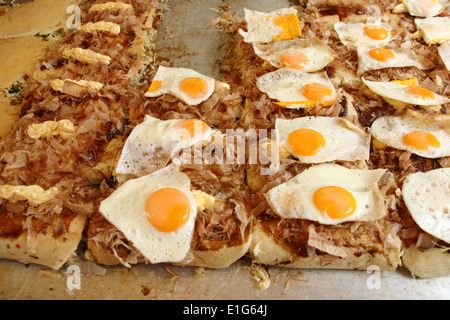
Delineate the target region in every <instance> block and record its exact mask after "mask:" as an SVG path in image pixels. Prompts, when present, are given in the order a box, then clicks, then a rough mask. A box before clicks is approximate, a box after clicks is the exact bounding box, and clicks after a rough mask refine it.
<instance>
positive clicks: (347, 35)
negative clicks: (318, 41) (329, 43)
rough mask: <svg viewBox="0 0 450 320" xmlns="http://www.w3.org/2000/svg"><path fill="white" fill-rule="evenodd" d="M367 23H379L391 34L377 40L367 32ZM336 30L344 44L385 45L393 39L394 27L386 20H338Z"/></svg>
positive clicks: (378, 24)
mask: <svg viewBox="0 0 450 320" xmlns="http://www.w3.org/2000/svg"><path fill="white" fill-rule="evenodd" d="M367 25H377V26H380V27H383V28H385V29H386V30H388V32H389V35H388V37H387V38H386V39H383V40H376V39H372V38H370V37H369V36H368V35H367V34H366V33H365V32H364V27H366V26H367ZM334 30H335V31H336V32H337V34H338V36H339V39H340V40H341V42H342V43H343V44H344V45H353V46H359V45H372V46H380V47H381V46H385V45H386V44H388V43H389V41H391V40H392V39H393V28H392V27H391V26H390V25H389V24H387V23H384V22H381V21H376V22H374V23H362V22H359V23H344V22H337V23H335V24H334Z"/></svg>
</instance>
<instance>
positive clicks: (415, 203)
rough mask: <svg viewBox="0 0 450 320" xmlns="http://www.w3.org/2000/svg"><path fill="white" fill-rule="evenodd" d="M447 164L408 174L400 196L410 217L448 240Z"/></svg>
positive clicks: (449, 192)
mask: <svg viewBox="0 0 450 320" xmlns="http://www.w3.org/2000/svg"><path fill="white" fill-rule="evenodd" d="M449 181H450V168H442V169H435V170H431V171H428V172H425V173H424V172H417V173H413V174H410V175H408V176H407V177H406V178H405V181H404V182H403V186H402V194H403V199H404V201H405V204H406V207H407V208H408V211H409V212H410V213H411V216H412V218H413V219H414V221H415V222H416V223H417V224H418V225H419V227H420V228H421V229H422V230H424V231H425V232H427V233H429V234H431V235H432V236H434V237H436V238H438V239H441V240H443V241H445V242H447V243H450V201H449V199H450V183H449Z"/></svg>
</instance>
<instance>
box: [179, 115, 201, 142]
mask: <svg viewBox="0 0 450 320" xmlns="http://www.w3.org/2000/svg"><path fill="white" fill-rule="evenodd" d="M175 127H176V129H178V130H179V131H180V132H179V134H180V138H181V139H184V140H189V139H193V138H194V137H198V136H201V137H203V136H204V135H205V134H206V132H207V131H208V130H209V129H210V127H209V126H208V125H207V124H206V122H204V121H202V120H198V119H187V120H182V121H180V122H178V123H177V124H176V125H175Z"/></svg>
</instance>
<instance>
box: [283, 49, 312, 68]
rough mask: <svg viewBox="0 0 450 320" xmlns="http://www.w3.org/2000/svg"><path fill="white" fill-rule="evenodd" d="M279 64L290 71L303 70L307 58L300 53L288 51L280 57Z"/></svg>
mask: <svg viewBox="0 0 450 320" xmlns="http://www.w3.org/2000/svg"><path fill="white" fill-rule="evenodd" d="M280 63H281V64H282V65H283V66H286V67H289V68H292V69H299V70H301V69H303V68H304V67H305V66H306V64H307V63H308V57H307V56H306V55H305V54H304V53H303V52H300V51H296V50H288V51H286V52H284V53H283V54H282V55H281V56H280Z"/></svg>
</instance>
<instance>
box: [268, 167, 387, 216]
mask: <svg viewBox="0 0 450 320" xmlns="http://www.w3.org/2000/svg"><path fill="white" fill-rule="evenodd" d="M385 172H386V170H384V169H377V170H359V169H358V170H357V169H348V168H346V167H343V166H340V165H337V164H331V163H323V164H318V165H315V166H312V167H310V168H309V169H307V170H305V171H302V172H301V173H299V174H298V175H296V176H295V177H293V178H292V179H290V180H288V181H287V182H285V183H282V184H280V185H278V186H277V187H275V188H273V189H271V190H270V191H269V192H267V193H266V194H265V197H266V198H267V200H268V202H269V204H270V206H271V207H272V209H273V210H274V212H275V213H277V214H278V215H279V216H281V217H282V218H286V219H307V220H311V221H316V222H318V223H321V224H327V225H336V224H340V223H343V222H348V221H375V220H378V219H381V218H383V217H384V216H385V215H386V213H387V211H386V207H385V204H384V200H383V196H382V194H381V192H380V190H379V188H378V181H379V180H380V179H381V177H382V176H383V174H384V173H385Z"/></svg>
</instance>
